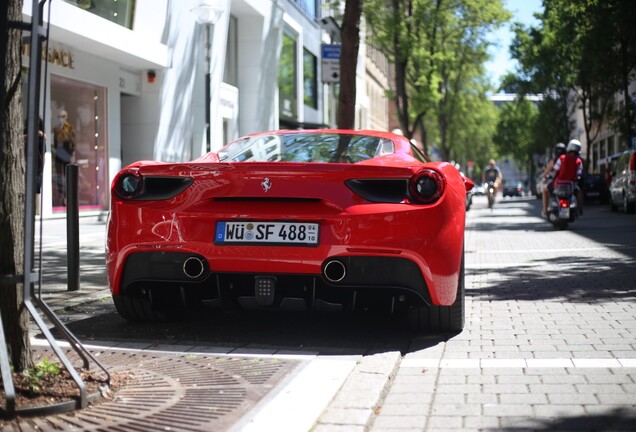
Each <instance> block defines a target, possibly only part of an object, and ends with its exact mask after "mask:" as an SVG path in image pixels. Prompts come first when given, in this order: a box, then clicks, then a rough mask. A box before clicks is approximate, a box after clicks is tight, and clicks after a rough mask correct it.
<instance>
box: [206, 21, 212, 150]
mask: <svg viewBox="0 0 636 432" xmlns="http://www.w3.org/2000/svg"><path fill="white" fill-rule="evenodd" d="M210 27H212V25H211V24H206V25H205V151H206V153H207V152H209V151H210V149H211V148H212V138H211V135H212V131H211V130H210V129H211V125H210V122H211V119H210V79H211V75H210V67H211V64H212V63H211V60H212V59H211V55H212V54H211V52H210V51H211V49H212V44H211V43H210V33H211V32H210Z"/></svg>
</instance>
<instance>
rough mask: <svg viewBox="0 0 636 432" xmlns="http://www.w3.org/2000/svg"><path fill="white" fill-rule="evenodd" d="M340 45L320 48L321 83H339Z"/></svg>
mask: <svg viewBox="0 0 636 432" xmlns="http://www.w3.org/2000/svg"><path fill="white" fill-rule="evenodd" d="M341 46H342V45H323V46H322V63H321V66H322V82H323V83H326V84H332V83H339V82H340V48H341Z"/></svg>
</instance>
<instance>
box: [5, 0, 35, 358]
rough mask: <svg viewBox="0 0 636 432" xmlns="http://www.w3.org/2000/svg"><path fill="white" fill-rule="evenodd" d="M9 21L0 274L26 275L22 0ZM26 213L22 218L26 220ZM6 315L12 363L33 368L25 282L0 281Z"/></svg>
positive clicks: (13, 4)
mask: <svg viewBox="0 0 636 432" xmlns="http://www.w3.org/2000/svg"><path fill="white" fill-rule="evenodd" d="M5 4H6V5H7V6H6V11H5V12H6V17H2V19H3V20H5V19H6V20H7V22H5V23H3V24H5V25H3V26H2V29H1V30H0V31H2V32H3V33H4V34H3V36H2V39H3V40H4V41H6V56H5V58H4V73H5V74H4V82H3V83H2V85H3V91H2V96H3V98H2V105H1V109H2V110H3V112H2V116H1V117H2V123H1V127H2V132H1V133H2V139H1V140H0V195H1V196H2V202H1V204H0V253H1V255H0V275H20V274H22V272H23V268H24V256H23V255H24V217H23V212H24V208H25V183H24V178H25V152H24V138H23V131H22V124H23V121H22V98H21V94H20V90H21V87H20V78H21V61H22V51H21V43H20V42H21V41H20V39H21V38H20V36H21V34H20V31H19V30H16V29H11V28H9V26H8V25H6V24H7V23H8V22H9V21H16V22H18V21H21V20H22V0H8V1H7V2H6V3H5ZM21 215H22V216H21ZM0 291H1V292H2V295H1V296H0V312H1V313H2V325H3V327H4V330H5V337H6V339H7V347H8V350H9V356H10V360H11V363H12V365H13V367H14V369H16V370H23V369H26V368H31V367H33V359H32V357H31V349H30V343H29V337H28V336H29V332H28V313H27V311H26V310H25V309H24V306H23V287H22V284H21V283H15V282H7V281H0Z"/></svg>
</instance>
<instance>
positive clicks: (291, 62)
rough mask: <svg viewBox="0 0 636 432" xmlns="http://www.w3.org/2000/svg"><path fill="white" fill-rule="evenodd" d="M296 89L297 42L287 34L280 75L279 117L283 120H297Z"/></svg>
mask: <svg viewBox="0 0 636 432" xmlns="http://www.w3.org/2000/svg"><path fill="white" fill-rule="evenodd" d="M296 88H297V87H296V40H295V39H294V38H293V37H292V36H290V35H289V34H287V33H285V34H283V48H282V50H281V54H280V70H279V74H278V95H279V96H278V99H279V116H280V118H282V119H289V120H296V119H297V107H296V104H297V99H296V98H297V96H296V94H297V90H296Z"/></svg>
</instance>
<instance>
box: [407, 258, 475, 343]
mask: <svg viewBox="0 0 636 432" xmlns="http://www.w3.org/2000/svg"><path fill="white" fill-rule="evenodd" d="M464 279H465V278H464V252H463V251H462V262H461V266H460V268H459V279H458V281H457V297H456V298H455V302H454V303H453V304H452V305H450V306H434V305H432V306H421V307H414V308H411V309H409V316H408V320H409V327H410V329H411V330H415V331H418V332H419V331H427V330H433V331H442V332H461V331H462V330H463V329H464V323H465V307H466V288H465V281H464Z"/></svg>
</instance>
